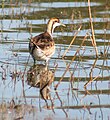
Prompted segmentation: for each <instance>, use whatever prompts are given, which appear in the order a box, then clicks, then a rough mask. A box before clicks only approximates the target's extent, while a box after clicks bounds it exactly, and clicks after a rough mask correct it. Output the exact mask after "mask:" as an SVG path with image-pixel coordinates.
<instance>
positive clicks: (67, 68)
mask: <svg viewBox="0 0 110 120" xmlns="http://www.w3.org/2000/svg"><path fill="white" fill-rule="evenodd" d="M87 36H88V34H86V36H85V37H84V39H83V41H82V43H81V45H80V47H79V48H78V50H77V51H76V53H75V55H74V56H73V58H72V60H71V62H70V63H69V64H68V65H67V67H66V70H65V71H64V73H63V75H62V77H61V78H60V80H59V82H58V83H57V85H56V86H55V90H56V89H57V87H58V85H59V84H60V82H61V81H62V80H63V78H64V76H65V74H66V72H67V71H68V70H69V67H70V65H71V63H72V62H73V61H74V60H75V58H76V55H77V53H79V51H80V49H81V47H82V45H83V44H84V41H85V40H86V38H87Z"/></svg>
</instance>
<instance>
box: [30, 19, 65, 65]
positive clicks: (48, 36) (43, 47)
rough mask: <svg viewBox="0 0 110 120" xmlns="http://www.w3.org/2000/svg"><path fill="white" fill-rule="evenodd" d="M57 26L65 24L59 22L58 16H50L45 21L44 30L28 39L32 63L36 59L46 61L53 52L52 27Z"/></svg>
mask: <svg viewBox="0 0 110 120" xmlns="http://www.w3.org/2000/svg"><path fill="white" fill-rule="evenodd" d="M58 26H64V27H65V26H66V25H65V24H63V23H61V22H60V19H59V18H51V19H49V21H48V23H47V28H46V30H45V31H44V32H43V33H41V34H39V35H37V36H35V37H32V38H31V39H30V41H29V53H30V54H31V56H32V58H33V60H34V64H35V63H36V61H42V60H43V61H45V62H46V64H47V63H48V61H49V59H50V58H51V57H52V55H53V54H54V53H55V42H54V39H53V32H54V29H55V28H56V27H58Z"/></svg>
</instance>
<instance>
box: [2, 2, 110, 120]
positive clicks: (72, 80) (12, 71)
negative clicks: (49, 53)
mask: <svg viewBox="0 0 110 120" xmlns="http://www.w3.org/2000/svg"><path fill="white" fill-rule="evenodd" d="M91 10H92V17H93V18H92V21H93V26H94V32H95V40H96V44H97V49H98V58H97V57H96V51H95V48H94V47H93V44H92V42H91V36H92V32H91V25H90V19H89V13H88V3H87V2H82V1H78V2H77V1H65V0H62V1H60V2H59V1H54V0H52V1H51V2H50V1H49V0H47V1H39V2H37V1H35V0H34V1H32V2H31V1H28V2H26V1H24V2H18V1H17V0H12V1H11V2H6V1H2V2H0V29H1V33H0V104H1V108H0V119H1V120H4V119H6V120H14V119H23V120H30V119H33V120H36V119H38V120H39V119H40V120H44V119H52V120H53V119H55V120H56V119H71V120H73V119H78V120H109V119H110V3H109V1H104V0H101V1H97V2H96V1H92V2H91ZM51 17H59V18H60V20H61V21H62V23H64V24H65V25H66V27H65V28H63V27H61V28H57V29H56V30H55V32H54V34H53V36H54V40H55V43H56V52H55V54H54V55H53V57H52V59H51V60H50V61H49V65H48V66H47V67H45V66H43V67H41V66H42V65H41V64H44V63H39V64H40V65H41V66H40V65H39V64H38V66H37V67H36V66H33V59H32V58H31V57H29V52H28V43H29V38H30V37H31V36H35V35H38V34H39V33H41V32H43V31H44V30H45V29H46V24H47V22H48V19H49V18H51ZM80 27H81V29H80V30H79V31H78V29H79V28H80ZM86 35H88V36H87V38H86V39H85V40H84V38H85V36H86ZM74 36H76V37H75V38H74ZM73 39H74V42H73V44H72V45H71V46H70V49H69V50H68V51H67V53H66V54H65V56H64V58H62V56H63V55H64V53H65V51H66V50H67V49H68V47H69V44H70V43H71V41H72V40H73ZM83 41H84V43H83V44H82V42H83ZM39 66H40V67H39ZM33 68H35V70H36V71H32V69H33ZM40 68H42V69H40ZM30 70H31V71H30ZM39 71H40V72H41V74H40V72H39ZM47 71H49V72H48V73H49V74H48V75H47V74H46V76H44V75H45V74H44V73H46V72H47ZM43 72H44V73H43ZM39 74H40V75H41V77H40V79H41V80H42V81H44V83H45V82H47V81H46V80H50V76H54V78H53V77H52V79H51V80H53V79H54V82H53V83H52V84H51V85H50V89H51V90H50V92H49V91H44V92H43V94H45V95H46V96H47V97H48V95H49V97H50V99H51V100H46V101H45V100H43V99H42V96H41V94H40V91H39V90H40V88H38V86H37V85H38V84H37V82H38V79H39V77H38V76H39ZM34 75H35V76H34ZM42 76H43V77H42ZM44 78H47V79H44ZM59 81H61V82H59ZM89 81H92V82H89ZM58 83H59V84H58ZM88 83H89V84H88ZM41 84H42V83H41ZM86 84H87V86H86V88H84V86H85V85H86ZM56 85H58V87H57V90H56V91H55V90H54V88H55V86H56ZM46 87H47V86H46ZM45 89H46V90H47V88H45Z"/></svg>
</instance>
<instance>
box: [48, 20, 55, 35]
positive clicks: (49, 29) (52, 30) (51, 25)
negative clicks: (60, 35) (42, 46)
mask: <svg viewBox="0 0 110 120" xmlns="http://www.w3.org/2000/svg"><path fill="white" fill-rule="evenodd" d="M54 29H55V27H54V23H53V22H51V21H49V23H48V25H47V32H48V33H49V34H50V35H51V37H52V34H53V32H54Z"/></svg>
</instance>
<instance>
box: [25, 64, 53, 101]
mask: <svg viewBox="0 0 110 120" xmlns="http://www.w3.org/2000/svg"><path fill="white" fill-rule="evenodd" d="M53 80H54V73H53V72H52V71H51V70H49V69H48V67H47V66H46V65H43V64H37V65H33V66H32V67H31V68H30V69H29V71H28V74H27V82H28V84H29V85H30V86H31V87H37V88H40V95H41V98H43V99H44V100H47V99H50V85H51V84H52V82H53Z"/></svg>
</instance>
